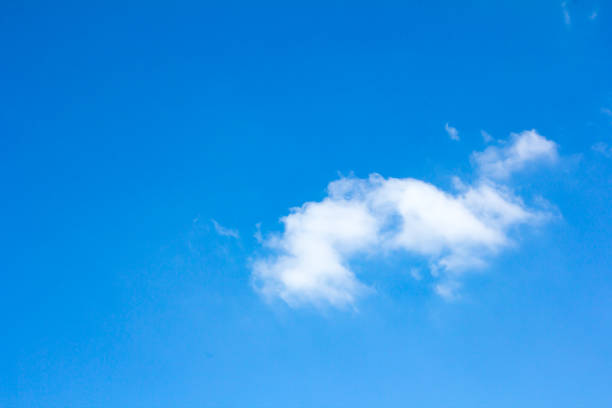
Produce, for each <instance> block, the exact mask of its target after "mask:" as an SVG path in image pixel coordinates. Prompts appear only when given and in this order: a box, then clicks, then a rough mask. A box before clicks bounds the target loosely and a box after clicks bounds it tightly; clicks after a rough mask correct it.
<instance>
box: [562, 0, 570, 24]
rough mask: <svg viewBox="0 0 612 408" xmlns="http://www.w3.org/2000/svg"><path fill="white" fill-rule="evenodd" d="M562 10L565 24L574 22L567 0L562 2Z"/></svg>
mask: <svg viewBox="0 0 612 408" xmlns="http://www.w3.org/2000/svg"><path fill="white" fill-rule="evenodd" d="M561 11H562V12H563V21H564V22H565V24H566V25H570V24H572V18H571V16H570V13H569V9H568V4H567V1H563V2H561Z"/></svg>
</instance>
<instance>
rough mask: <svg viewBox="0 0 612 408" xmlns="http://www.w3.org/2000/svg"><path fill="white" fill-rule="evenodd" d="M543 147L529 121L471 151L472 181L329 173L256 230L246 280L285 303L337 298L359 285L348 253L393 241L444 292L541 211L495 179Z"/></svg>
mask: <svg viewBox="0 0 612 408" xmlns="http://www.w3.org/2000/svg"><path fill="white" fill-rule="evenodd" d="M551 149H552V150H554V154H555V155H556V144H555V143H554V142H551V141H549V140H547V139H546V138H544V137H542V136H540V135H539V134H537V132H535V131H526V132H523V133H520V134H516V135H512V138H511V140H510V141H509V142H508V144H507V145H506V146H504V147H496V148H494V149H493V148H491V147H490V148H488V149H487V150H485V151H484V152H481V153H474V156H473V157H475V158H476V159H475V161H474V163H475V164H476V166H477V169H478V172H479V173H478V174H479V175H480V176H479V177H477V180H476V181H475V182H474V183H473V184H472V185H466V184H464V183H462V182H460V180H459V182H457V183H455V185H456V187H457V189H458V191H455V192H447V191H443V190H440V189H439V188H437V187H435V186H434V185H432V184H429V183H427V182H424V181H420V180H416V179H412V178H385V177H383V176H381V175H378V174H372V175H370V176H369V177H368V178H365V179H361V178H355V177H343V178H341V179H339V180H336V181H333V182H331V183H330V184H329V185H328V188H327V191H328V194H327V197H325V198H324V199H323V200H322V201H319V202H307V203H304V204H303V205H302V206H300V207H296V208H293V209H292V210H291V212H290V214H289V215H287V216H285V217H283V218H281V221H282V223H283V224H284V231H283V232H282V233H278V234H275V235H271V236H269V237H268V238H267V239H266V240H264V245H265V246H266V247H267V249H268V250H269V251H270V254H269V255H268V256H262V257H258V258H256V259H255V261H254V263H253V266H252V276H253V281H254V284H255V286H256V288H257V289H258V290H259V291H260V292H261V293H263V294H264V295H266V296H269V297H280V298H281V299H283V300H284V301H286V302H287V303H288V304H290V305H300V304H304V303H311V304H316V305H325V304H328V305H332V306H338V307H341V306H346V305H350V304H353V303H354V302H355V300H356V299H357V298H358V297H359V296H360V295H361V294H363V293H365V292H368V291H369V288H368V287H367V286H366V285H365V284H364V283H362V282H361V281H360V280H359V279H358V278H357V276H356V275H355V273H354V272H353V270H352V269H351V267H350V261H351V260H352V259H354V257H355V256H357V255H360V254H369V255H370V256H371V257H374V256H384V255H385V254H388V253H390V252H398V251H399V252H407V253H410V254H412V255H414V256H418V257H421V258H423V260H425V261H426V262H427V263H428V264H429V269H430V273H431V275H432V277H433V278H434V279H435V283H434V290H435V292H436V293H438V294H439V295H440V296H442V297H444V298H446V299H454V298H456V297H457V296H458V291H459V289H460V287H461V276H462V275H463V274H464V273H466V272H468V271H470V270H473V269H479V268H483V267H485V266H486V265H487V261H488V259H489V258H491V257H493V256H494V255H496V254H497V253H499V252H500V251H501V250H503V249H504V248H507V247H508V246H510V245H512V243H513V239H512V238H511V237H510V235H509V231H510V230H511V229H512V228H513V227H515V226H517V225H533V224H537V223H540V222H542V221H544V220H546V219H547V218H548V217H549V216H550V213H549V212H548V210H547V209H546V206H545V205H543V206H540V207H537V208H531V207H528V206H527V205H526V204H525V203H524V202H523V200H522V199H521V197H518V196H516V195H515V194H514V193H513V192H512V190H511V188H510V187H509V186H508V185H503V184H499V182H498V181H496V180H498V176H500V175H501V176H503V177H502V178H501V179H507V178H508V177H509V176H510V174H511V173H513V172H516V171H519V170H521V169H523V168H524V166H523V164H524V163H526V162H540V161H548V159H549V156H550V155H551V154H552V153H551ZM412 271H414V269H413V270H412ZM411 274H412V275H413V277H415V278H416V279H418V277H420V276H421V275H420V272H419V273H418V274H416V273H412V272H411Z"/></svg>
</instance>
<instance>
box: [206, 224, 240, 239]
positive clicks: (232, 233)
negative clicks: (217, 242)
mask: <svg viewBox="0 0 612 408" xmlns="http://www.w3.org/2000/svg"><path fill="white" fill-rule="evenodd" d="M211 221H212V224H213V226H214V227H215V231H217V234H219V235H222V236H224V237H232V238H236V239H238V238H240V234H239V233H238V231H236V230H233V229H230V228H226V227H224V226H223V225H221V224H219V223H218V222H217V221H215V220H211Z"/></svg>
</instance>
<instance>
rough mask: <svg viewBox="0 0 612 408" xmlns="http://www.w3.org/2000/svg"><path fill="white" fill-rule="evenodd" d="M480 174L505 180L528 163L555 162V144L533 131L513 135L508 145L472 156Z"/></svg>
mask: <svg viewBox="0 0 612 408" xmlns="http://www.w3.org/2000/svg"><path fill="white" fill-rule="evenodd" d="M472 158H473V160H474V161H475V162H476V164H477V166H478V169H479V171H480V174H481V175H482V176H483V177H485V178H489V179H506V178H508V177H509V176H510V175H511V174H512V173H514V172H516V171H519V170H521V169H523V168H524V167H525V166H527V165H528V164H529V163H534V162H541V161H546V162H555V161H556V160H557V159H558V153H557V144H556V143H555V142H552V141H550V140H548V139H546V138H545V137H543V136H540V135H539V134H538V133H537V132H536V131H535V130H526V131H524V132H521V133H519V134H516V133H513V134H512V135H511V141H510V144H509V145H505V146H501V147H497V146H490V147H488V148H486V149H485V150H484V151H483V152H477V153H474V154H473V155H472Z"/></svg>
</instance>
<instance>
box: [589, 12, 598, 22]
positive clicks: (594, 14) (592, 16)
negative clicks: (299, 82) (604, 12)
mask: <svg viewBox="0 0 612 408" xmlns="http://www.w3.org/2000/svg"><path fill="white" fill-rule="evenodd" d="M596 18H597V10H594V11H593V12H592V13H591V15H590V16H589V19H590V20H595V19H596Z"/></svg>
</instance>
